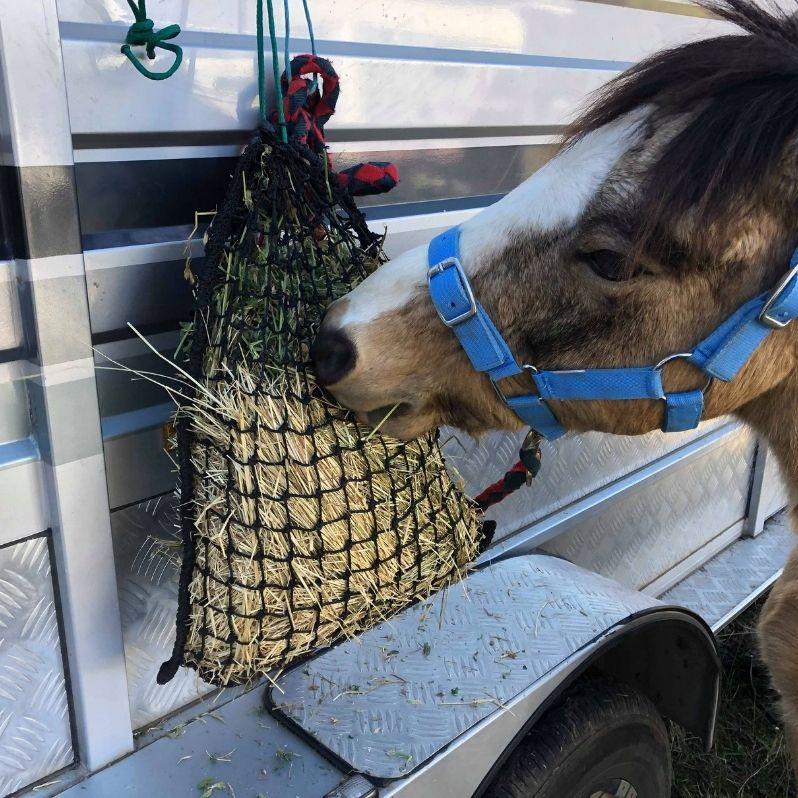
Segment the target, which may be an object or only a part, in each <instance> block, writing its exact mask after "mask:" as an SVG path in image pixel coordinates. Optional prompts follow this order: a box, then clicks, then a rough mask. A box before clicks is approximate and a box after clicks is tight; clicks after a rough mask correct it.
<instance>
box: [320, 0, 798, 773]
mask: <svg viewBox="0 0 798 798" xmlns="http://www.w3.org/2000/svg"><path fill="white" fill-rule="evenodd" d="M702 5H703V6H704V7H705V8H707V9H709V10H710V11H712V12H713V13H714V14H716V15H717V16H719V17H720V18H722V19H724V20H726V21H727V22H729V23H732V24H733V25H735V26H736V29H735V28H730V31H731V32H730V33H729V34H728V35H723V36H720V37H716V38H711V39H706V40H702V41H696V42H692V43H689V44H685V45H682V46H678V47H675V48H673V49H670V50H666V51H664V52H660V53H658V54H655V55H653V56H651V57H649V58H648V59H646V60H644V61H642V62H640V63H638V64H637V65H635V66H633V67H632V68H631V69H629V70H628V71H626V72H625V73H623V74H621V75H620V76H618V77H617V78H615V79H614V80H612V81H610V82H609V83H608V84H607V85H606V86H605V87H604V88H603V89H601V90H600V91H599V92H598V94H597V95H595V97H594V98H593V99H592V101H591V102H590V103H589V105H588V106H587V107H586V109H585V110H584V111H583V112H582V114H581V115H580V116H579V117H578V119H577V120H576V122H574V123H573V125H572V126H571V127H570V129H569V130H568V132H567V134H566V136H565V139H564V141H563V143H562V146H561V148H560V149H559V151H558V153H557V154H556V155H555V157H553V158H552V159H551V160H550V161H549V162H548V163H547V164H546V165H545V166H543V167H542V168H541V169H539V170H538V171H537V172H536V173H535V174H533V175H532V176H531V177H530V178H529V179H527V180H526V181H525V182H524V183H522V184H521V185H520V186H518V187H517V188H516V189H515V190H513V191H511V192H510V193H509V194H507V195H506V196H505V197H504V198H503V199H501V200H500V201H499V202H496V203H495V204H494V205H491V206H490V207H488V208H486V209H485V210H484V211H482V212H481V213H479V214H477V215H476V216H474V217H472V218H471V219H469V220H468V221H467V222H465V223H464V224H462V225H461V231H460V261H461V263H462V265H463V269H464V270H465V273H466V274H467V275H468V278H469V281H470V283H471V286H472V288H473V291H474V294H475V295H476V297H477V299H478V300H479V302H480V303H481V304H482V306H483V307H484V308H485V310H486V311H487V312H488V314H489V316H490V318H491V319H492V320H493V322H494V323H495V325H496V327H497V328H498V329H499V330H500V331H501V334H502V335H503V336H504V338H505V340H506V341H507V343H508V345H509V347H510V349H511V350H512V352H513V353H514V355H515V357H516V359H517V361H518V363H523V364H530V365H534V366H535V367H538V368H545V369H583V368H611V367H624V366H635V365H640V364H651V363H658V362H659V361H660V360H662V359H663V358H665V357H666V356H668V355H670V354H672V353H675V352H683V351H685V350H688V351H689V350H690V349H692V348H693V347H694V346H695V345H696V344H697V343H698V342H699V341H701V340H702V339H703V338H704V337H705V336H706V335H707V334H708V333H710V332H711V331H712V330H714V329H715V328H716V327H717V326H718V325H719V324H720V323H721V322H722V321H723V320H724V319H726V318H727V317H728V316H730V315H731V314H732V313H733V312H734V311H735V310H736V309H737V308H738V307H740V306H741V305H743V304H744V303H745V302H746V301H747V300H750V299H751V298H752V297H755V296H757V295H758V294H761V293H762V292H765V291H768V290H772V289H773V287H774V286H775V285H776V284H777V283H778V281H779V279H780V278H781V277H782V276H783V275H784V274H785V272H787V269H788V266H789V263H790V256H791V254H792V253H793V251H794V250H795V248H796V245H798V17H794V16H792V15H791V14H790V13H788V12H787V11H784V10H781V9H779V8H777V7H775V6H773V7H771V6H768V7H765V6H762V5H759V4H757V3H756V2H755V1H754V0H703V1H702ZM797 356H798V324H795V325H792V326H788V327H786V328H784V329H781V330H779V331H777V332H774V333H773V334H772V335H770V336H769V337H768V338H766V339H765V340H764V342H763V343H762V344H761V345H760V346H759V347H758V348H757V349H756V351H755V352H754V355H753V356H752V357H751V358H750V359H749V360H748V361H747V362H746V364H745V366H744V367H743V368H742V370H741V371H740V372H739V373H738V374H737V375H736V376H735V377H734V379H732V380H731V381H729V382H721V381H715V382H713V383H712V385H711V386H710V387H709V388H708V389H707V390H706V392H705V397H704V416H703V417H704V418H712V417H715V416H719V415H725V414H735V415H736V416H738V417H739V418H741V419H743V420H744V421H745V422H747V423H748V424H750V425H751V426H752V427H753V428H754V429H755V430H756V431H757V432H758V433H759V434H760V435H761V436H762V437H764V438H765V439H766V440H767V442H768V443H769V445H770V446H771V447H772V448H773V450H774V451H775V453H776V456H777V458H778V460H779V463H780V466H781V468H782V471H783V474H784V476H785V478H786V480H787V482H788V484H789V486H790V490H791V497H792V500H793V506H794V502H795V500H796V498H798V414H797V411H798V368H796V366H797V365H798V363H797V361H796V357H797ZM311 358H312V359H313V361H314V364H315V369H316V373H317V377H318V379H319V381H320V382H321V383H322V384H324V385H325V386H327V388H328V389H329V390H330V391H331V392H332V394H333V395H334V396H335V397H336V398H337V399H338V400H339V401H341V402H342V403H343V404H344V405H346V406H347V407H349V408H351V409H352V410H353V411H354V413H356V415H357V417H358V418H359V419H360V420H361V421H362V422H364V423H366V424H370V425H372V426H373V425H374V424H376V423H377V422H378V421H381V420H383V419H384V417H385V415H386V413H387V412H388V411H389V410H391V409H393V412H391V413H390V415H389V416H388V418H387V419H385V420H384V423H383V425H382V427H381V429H382V430H383V432H385V433H387V434H391V435H395V436H397V437H400V438H412V437H414V436H417V435H419V434H421V433H424V432H426V431H428V430H430V429H432V428H434V427H436V426H439V425H442V424H448V425H451V426H455V427H459V428H462V429H464V430H466V431H467V432H468V433H470V434H472V435H476V436H478V435H480V434H481V433H484V432H486V431H488V430H494V429H504V430H514V429H520V428H522V427H523V422H521V420H520V419H519V418H518V416H516V415H515V413H514V412H513V411H512V410H511V409H510V408H509V407H508V406H507V404H505V402H504V401H502V398H501V397H500V396H499V394H498V393H497V391H495V390H494V388H493V385H492V384H491V381H490V380H489V379H488V377H487V376H486V375H485V374H481V373H479V372H477V371H475V370H474V368H473V367H472V366H471V363H470V362H469V360H468V358H467V356H466V354H465V352H464V351H463V349H462V348H461V346H460V344H459V343H458V341H457V339H456V337H455V335H454V334H453V332H452V330H451V329H449V328H448V327H447V326H445V325H444V324H443V323H442V322H441V319H440V318H439V317H438V314H437V312H436V309H435V307H434V306H433V303H432V301H431V299H430V295H429V292H428V287H427V248H426V247H420V248H418V249H414V250H411V251H408V252H406V253H404V254H403V255H401V256H400V257H397V258H396V259H394V260H392V261H390V262H388V263H387V264H385V265H384V266H382V267H380V268H379V269H377V270H376V271H375V272H374V273H373V274H371V275H370V276H369V277H368V278H367V279H366V280H364V281H363V282H362V283H361V284H360V285H359V286H357V287H356V288H355V289H354V290H353V291H351V292H350V293H349V294H347V295H345V296H344V297H342V298H341V299H339V300H337V301H336V302H334V303H333V304H332V305H331V306H330V307H329V309H328V310H327V312H326V314H325V316H324V319H323V321H322V324H321V326H320V329H319V333H318V337H317V339H316V341H315V342H314V344H313V346H312V350H311ZM662 379H663V382H664V384H665V385H666V389H667V390H668V391H682V390H684V391H686V390H691V389H696V388H700V387H702V386H703V385H704V383H705V382H706V378H705V375H704V374H702V373H701V372H699V371H698V370H697V369H696V368H695V367H694V366H692V365H691V364H690V363H688V362H686V361H685V360H683V359H676V360H673V361H672V362H669V363H668V364H667V365H666V366H664V368H663V373H662ZM529 391H530V387H529V379H528V377H527V376H526V375H516V376H512V377H509V378H507V379H506V380H503V381H502V386H501V392H502V393H503V394H505V395H507V396H513V395H519V394H523V393H527V394H528V393H529ZM549 404H550V407H551V410H552V411H553V412H554V414H555V415H556V417H557V419H558V420H559V422H560V423H561V424H562V425H563V426H564V427H565V428H567V429H569V430H575V431H587V430H598V431H603V432H609V433H615V434H623V435H637V434H642V433H645V432H648V431H650V430H653V429H657V428H660V427H661V426H662V424H663V413H664V408H663V403H662V402H660V401H655V400H650V399H636V400H622V401H619V400H612V401H608V400H591V401H552V402H550V403H549ZM793 521H794V523H795V522H796V521H798V513H796V510H795V509H793ZM758 631H759V641H760V650H761V653H762V656H763V658H764V660H765V663H766V665H767V667H768V669H769V672H770V675H771V679H772V682H773V684H774V686H775V688H776V690H777V691H778V693H779V695H780V701H781V708H782V713H783V717H784V725H785V730H786V734H787V741H788V746H789V748H790V751H791V755H792V759H793V763H794V764H795V763H798V645H796V642H795V641H796V640H798V554H795V553H794V554H793V555H792V557H791V559H790V560H789V562H788V564H787V566H786V568H785V570H784V572H783V575H782V576H781V577H780V579H779V580H778V581H777V583H776V584H775V586H774V587H773V589H772V591H771V593H770V595H769V597H768V599H767V602H766V604H765V606H764V608H763V611H762V613H761V617H760V621H759V627H758Z"/></svg>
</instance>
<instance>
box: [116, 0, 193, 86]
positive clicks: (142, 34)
mask: <svg viewBox="0 0 798 798" xmlns="http://www.w3.org/2000/svg"><path fill="white" fill-rule="evenodd" d="M127 4H128V5H129V6H130V10H131V11H132V12H133V16H134V17H135V19H136V21H135V22H134V23H133V24H132V25H131V26H130V27H129V28H128V31H127V36H126V37H125V43H124V44H123V45H122V49H121V52H122V54H123V55H125V56H126V57H127V59H128V60H129V61H130V63H131V64H133V66H134V67H136V69H137V70H138V71H139V72H140V73H141V74H142V75H144V77H145V78H149V79H150V80H166V78H170V77H172V75H174V74H175V72H177V70H178V68H179V66H180V63H181V62H182V60H183V49H182V48H181V47H180V46H179V45H177V44H171V43H170V42H168V41H167V39H174V38H175V36H177V35H178V34H179V33H180V26H179V25H167V26H166V27H165V28H161V29H160V30H155V23H154V22H153V21H152V20H151V19H147V4H146V0H139V2H138V3H136V2H135V0H127ZM131 47H146V48H147V58H149V59H150V60H152V59H154V58H155V48H156V47H160V48H161V49H162V50H169V52H171V53H174V56H175V60H174V62H173V63H172V66H170V67H169V69H167V70H166V71H164V72H152V71H150V70H149V69H147V67H145V66H144V64H142V63H141V61H140V60H139V59H138V58H137V57H136V56H135V55H133V52H132V51H131V49H130V48H131Z"/></svg>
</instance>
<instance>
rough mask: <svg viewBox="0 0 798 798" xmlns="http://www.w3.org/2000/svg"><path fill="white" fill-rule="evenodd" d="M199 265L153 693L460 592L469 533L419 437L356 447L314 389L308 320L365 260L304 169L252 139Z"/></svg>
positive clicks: (368, 260) (237, 677)
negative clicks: (172, 637) (166, 615)
mask: <svg viewBox="0 0 798 798" xmlns="http://www.w3.org/2000/svg"><path fill="white" fill-rule="evenodd" d="M206 253H207V255H206V260H205V263H204V265H203V266H202V267H201V269H200V270H199V273H198V284H197V286H196V292H197V306H196V309H195V317H194V322H193V324H192V325H191V327H190V328H189V329H187V331H186V336H185V349H184V352H186V353H187V355H186V357H187V360H186V370H187V373H188V374H189V375H190V382H191V384H192V386H193V387H192V390H191V396H190V401H183V402H182V403H181V404H182V406H181V408H180V410H179V415H178V431H179V434H178V443H179V446H180V452H179V454H180V465H181V488H182V499H183V504H182V510H183V534H184V542H185V546H186V548H185V551H184V564H183V574H182V579H181V591H182V592H181V601H180V610H179V614H178V639H177V643H176V646H175V655H174V656H173V658H172V660H170V662H169V663H165V665H164V670H162V673H161V675H160V676H159V681H165V680H167V679H168V678H170V675H171V674H172V673H173V672H174V669H175V668H176V667H177V665H178V664H180V663H181V662H182V663H184V664H188V665H191V666H193V667H196V668H197V669H198V670H199V671H200V673H201V675H202V676H203V677H204V678H205V679H207V680H209V681H211V682H214V683H216V684H229V683H234V682H236V683H237V682H242V681H245V680H248V679H250V678H252V677H253V676H255V675H258V674H261V673H264V672H266V671H268V670H270V669H273V668H279V667H282V666H284V665H286V664H287V663H289V662H291V661H292V660H295V659H297V658H299V657H302V656H303V655H306V654H308V653H309V652H311V651H313V650H315V649H317V648H319V647H321V646H326V645H329V644H332V643H334V642H335V641H336V640H339V639H341V638H344V637H350V636H352V635H354V634H356V633H357V632H358V631H360V630H362V629H364V628H367V627H369V626H371V625H373V624H374V623H376V622H378V621H380V620H382V619H384V618H387V617H389V616H390V615H392V614H393V613H395V612H397V611H398V610H400V609H402V608H403V607H404V606H406V605H407V604H409V603H411V602H413V601H415V600H417V599H420V598H423V597H426V596H428V595H429V594H430V593H432V592H433V591H435V590H438V589H440V588H441V587H444V586H445V585H447V584H449V583H451V582H452V581H453V580H456V579H459V578H460V577H461V576H462V575H463V574H464V572H465V570H466V568H467V566H468V564H469V563H470V562H471V561H472V560H473V559H474V557H475V555H476V553H477V549H478V539H479V523H478V520H477V518H476V515H475V513H474V511H473V508H472V505H471V503H470V501H469V500H468V499H466V498H465V497H464V496H463V495H462V493H461V492H460V490H459V489H458V488H457V487H456V486H455V485H453V484H452V481H451V479H450V476H449V474H448V473H447V471H446V469H445V467H444V463H443V459H442V457H441V454H440V451H439V449H438V446H437V443H436V442H435V440H434V439H433V438H431V437H426V438H422V439H419V440H417V441H414V442H412V443H409V444H408V443H402V442H400V441H397V440H394V439H391V438H389V437H386V436H383V435H380V434H370V432H369V431H368V430H365V429H363V428H361V427H359V426H358V425H357V424H356V423H355V422H354V421H353V420H352V419H351V418H350V417H349V416H348V415H347V413H346V411H344V410H343V409H342V408H340V407H338V406H337V405H336V404H335V403H334V402H332V401H331V400H330V399H329V397H327V396H326V395H324V394H323V393H322V392H321V391H320V390H319V389H318V388H317V387H316V386H315V384H314V382H313V375H312V372H311V371H310V370H309V367H308V365H307V347H308V344H309V342H310V340H311V339H312V336H313V332H314V330H315V323H316V322H317V321H318V319H319V318H320V316H321V313H322V311H323V309H324V307H325V306H326V305H327V304H328V302H329V301H330V300H332V299H334V298H336V297H337V296H340V295H341V294H343V293H344V292H345V291H347V290H348V289H349V288H350V287H351V286H352V285H353V284H354V283H355V282H356V281H357V280H358V279H360V278H361V277H362V276H363V275H364V274H366V273H367V271H368V270H369V269H371V268H374V267H375V266H376V265H378V263H379V262H380V259H381V253H380V250H379V242H377V241H375V240H374V238H373V236H371V235H370V234H369V233H368V231H367V229H366V227H365V224H364V222H363V220H362V217H361V216H360V214H359V213H358V211H357V209H356V208H355V207H354V206H353V204H352V203H351V201H349V200H348V198H347V197H346V196H345V195H341V194H340V193H338V192H337V190H334V189H332V188H331V187H330V186H329V184H328V182H327V179H326V174H325V172H324V170H323V169H322V167H321V165H320V162H319V161H318V160H317V159H316V156H313V155H312V154H310V153H309V152H307V151H305V150H302V149H301V148H299V146H298V145H292V144H289V145H284V144H280V143H278V142H276V141H275V140H274V138H273V136H271V135H270V134H269V133H267V132H262V133H261V136H260V138H258V139H256V141H255V142H253V144H251V145H250V147H249V148H248V150H247V152H246V153H245V155H244V157H243V158H242V162H241V164H240V165H239V169H238V171H237V172H236V174H235V175H234V178H233V184H232V186H231V189H230V191H229V193H228V197H227V199H226V201H225V205H224V206H223V208H222V209H220V213H219V214H218V215H217V218H216V219H215V221H214V223H213V225H212V228H211V232H210V236H209V239H208V242H207V247H206ZM386 354H387V355H388V356H389V353H386Z"/></svg>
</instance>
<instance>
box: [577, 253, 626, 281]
mask: <svg viewBox="0 0 798 798" xmlns="http://www.w3.org/2000/svg"><path fill="white" fill-rule="evenodd" d="M579 259H580V260H582V261H584V262H585V263H586V264H587V265H588V266H589V267H590V268H591V269H592V270H593V272H595V273H596V274H597V275H598V276H599V277H603V278H604V279H605V280H612V281H613V282H619V281H621V280H628V279H629V278H630V277H634V275H635V272H634V270H632V269H630V268H629V262H628V261H627V259H626V257H625V256H624V255H622V254H621V253H620V252H613V251H612V250H611V249H596V250H593V251H592V252H581V253H580V254H579Z"/></svg>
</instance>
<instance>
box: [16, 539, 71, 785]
mask: <svg viewBox="0 0 798 798" xmlns="http://www.w3.org/2000/svg"><path fill="white" fill-rule="evenodd" d="M73 759H74V754H73V750H72V734H71V731H70V724H69V707H68V704H67V692H66V684H65V680H64V666H63V661H62V659H61V642H60V640H59V634H58V620H57V615H56V607H55V601H54V596H53V582H52V576H51V573H50V555H49V551H48V547H47V541H46V540H45V539H44V538H34V539H33V540H28V541H26V542H24V543H17V544H15V545H12V546H8V547H6V548H3V549H0V795H8V794H9V793H12V792H15V791H17V790H19V789H22V788H23V787H25V786H26V785H28V784H30V783H31V782H34V781H38V780H39V779H43V778H44V777H45V776H48V775H49V774H51V773H54V772H55V771H56V770H60V769H61V768H64V767H67V766H68V765H70V764H72V761H73Z"/></svg>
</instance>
